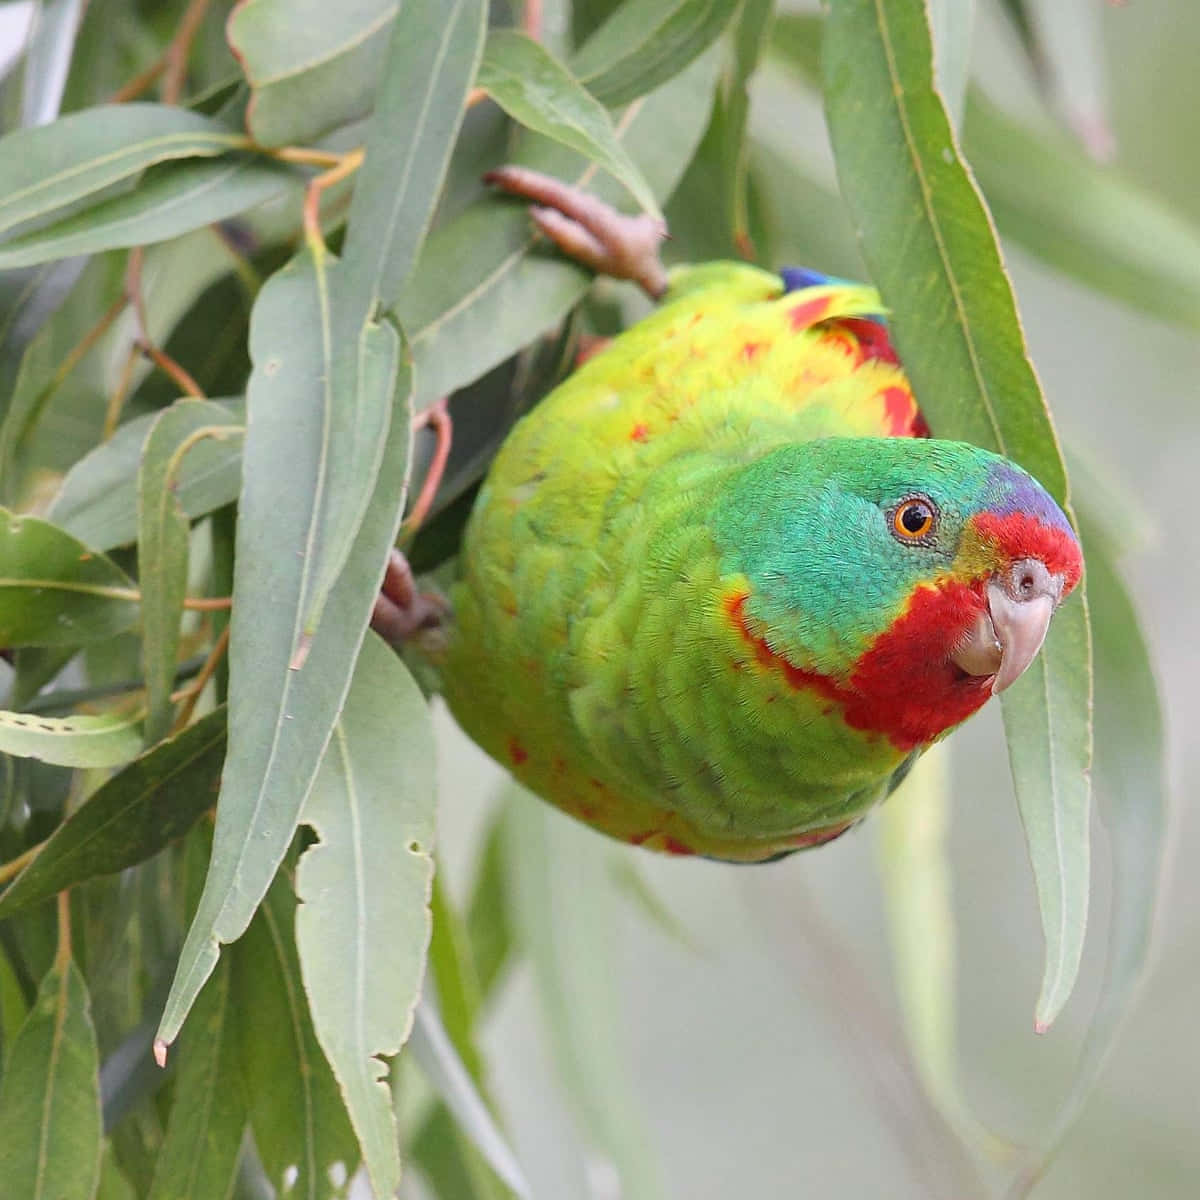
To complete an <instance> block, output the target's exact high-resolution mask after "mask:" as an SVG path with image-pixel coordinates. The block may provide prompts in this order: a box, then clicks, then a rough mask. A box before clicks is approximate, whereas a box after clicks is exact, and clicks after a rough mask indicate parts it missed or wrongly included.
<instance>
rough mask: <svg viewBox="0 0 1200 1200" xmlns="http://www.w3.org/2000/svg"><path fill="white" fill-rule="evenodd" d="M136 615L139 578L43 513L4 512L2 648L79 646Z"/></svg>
mask: <svg viewBox="0 0 1200 1200" xmlns="http://www.w3.org/2000/svg"><path fill="white" fill-rule="evenodd" d="M136 619H137V592H136V591H135V590H134V588H133V581H132V580H131V579H130V578H129V576H128V575H126V574H125V572H124V571H122V570H121V568H120V567H118V566H117V564H116V563H114V562H113V561H112V560H111V559H109V558H106V557H105V556H104V555H103V554H97V553H96V552H95V551H93V550H90V549H89V548H88V547H87V546H85V545H84V544H83V543H82V542H80V541H78V540H77V539H75V538H73V537H72V536H71V535H70V534H69V533H67V532H66V531H65V530H62V529H59V528H58V527H57V526H56V525H51V524H50V522H48V521H42V520H40V519H39V518H37V517H30V516H21V515H18V514H16V513H11V512H9V511H8V510H7V509H0V646H78V645H80V644H82V643H83V642H89V641H97V640H100V639H104V638H110V637H112V636H113V635H114V634H117V633H120V632H121V631H122V630H125V629H128V628H129V627H130V625H132V624H133V623H134V621H135V620H136Z"/></svg>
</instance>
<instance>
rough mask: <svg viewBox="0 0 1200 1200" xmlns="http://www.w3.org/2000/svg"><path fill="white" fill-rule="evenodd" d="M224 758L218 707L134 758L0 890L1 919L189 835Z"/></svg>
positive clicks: (211, 798)
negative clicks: (2, 890)
mask: <svg viewBox="0 0 1200 1200" xmlns="http://www.w3.org/2000/svg"><path fill="white" fill-rule="evenodd" d="M132 736H133V737H134V738H136V736H137V735H136V733H135V734H133V735H132ZM224 758H225V711H224V709H218V710H217V711H215V712H211V713H209V714H208V715H207V716H206V717H203V718H202V719H201V720H199V721H197V722H196V723H195V724H194V725H189V726H188V728H187V729H185V730H184V731H183V732H182V733H180V734H177V735H176V736H175V737H173V738H169V739H168V740H167V741H165V742H162V743H160V744H159V745H157V746H155V747H154V749H153V750H149V751H147V752H146V753H145V754H143V755H142V756H141V757H140V758H136V759H134V761H133V762H131V763H130V764H129V765H128V766H127V767H125V768H124V769H123V770H121V771H119V772H118V773H117V774H116V775H114V776H113V777H112V778H111V779H110V780H109V781H108V782H107V783H105V784H104V785H103V786H101V787H100V788H98V789H97V790H96V791H95V792H93V793H92V794H91V795H90V796H89V797H88V798H87V800H86V801H85V802H84V803H83V804H81V805H80V806H79V808H77V809H76V810H75V811H74V812H73V813H72V814H71V815H70V816H69V817H68V818H67V819H66V820H65V821H64V822H63V823H62V824H61V825H60V826H59V827H58V828H57V829H56V830H55V831H54V833H53V834H52V835H51V836H50V839H49V840H48V841H47V842H46V844H45V845H44V846H43V847H42V849H41V850H40V851H39V853H38V855H37V857H36V858H35V859H34V860H33V862H31V863H30V864H29V866H27V867H26V868H25V870H24V871H22V872H21V874H20V875H18V876H17V878H16V879H14V880H13V882H12V883H11V884H9V886H8V888H7V889H6V890H5V891H4V892H3V893H0V918H3V917H7V916H8V915H9V914H10V913H14V912H16V911H17V910H18V909H21V908H26V907H28V906H29V905H31V904H37V903H38V902H40V901H42V900H48V899H49V898H50V897H51V896H53V895H55V893H57V892H61V891H63V890H64V889H65V888H69V887H72V886H74V885H75V884H77V883H82V882H83V881H84V880H86V879H92V878H94V877H95V876H97V875H109V874H112V873H113V872H116V871H123V870H125V868H127V867H132V866H134V865H135V864H137V863H139V862H143V861H144V860H145V859H147V858H149V857H150V856H151V855H153V854H157V853H158V852H159V851H160V850H162V849H163V847H164V846H167V845H168V844H169V843H170V842H172V841H174V840H175V839H176V838H178V837H182V836H183V835H184V834H185V833H186V832H187V831H188V830H189V829H190V828H191V827H192V826H193V825H194V824H195V823H196V821H197V820H198V819H199V818H200V815H201V814H202V813H204V812H205V811H206V810H207V809H210V808H212V806H213V804H214V803H215V801H216V794H217V785H218V783H219V782H220V778H221V764H222V763H223V761H224Z"/></svg>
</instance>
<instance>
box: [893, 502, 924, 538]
mask: <svg viewBox="0 0 1200 1200" xmlns="http://www.w3.org/2000/svg"><path fill="white" fill-rule="evenodd" d="M928 523H929V509H927V508H926V507H925V505H924V504H910V505H908V506H907V507H906V508H905V510H904V511H903V512H902V513H901V514H900V524H901V525H903V526H904V528H905V529H906V530H907V531H908V532H909V533H922V532H923V531H924V529H925V526H926V525H927V524H928Z"/></svg>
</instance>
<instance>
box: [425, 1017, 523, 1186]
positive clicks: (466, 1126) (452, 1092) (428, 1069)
mask: <svg viewBox="0 0 1200 1200" xmlns="http://www.w3.org/2000/svg"><path fill="white" fill-rule="evenodd" d="M409 1050H410V1053H411V1054H412V1056H413V1059H414V1061H415V1062H416V1063H417V1065H418V1066H419V1067H420V1068H421V1071H422V1073H423V1074H424V1076H425V1078H426V1080H428V1082H429V1086H430V1087H431V1088H433V1090H434V1091H435V1092H437V1094H438V1095H439V1096H440V1097H441V1099H442V1102H443V1103H444V1104H445V1105H446V1107H447V1108H448V1109H449V1110H450V1112H451V1113H453V1115H454V1118H455V1120H456V1121H457V1122H458V1126H459V1128H460V1129H462V1130H463V1132H464V1133H466V1135H467V1136H468V1137H469V1138H470V1139H471V1141H472V1143H473V1144H474V1145H475V1147H476V1148H477V1149H478V1150H479V1152H480V1154H482V1155H483V1157H484V1160H485V1161H486V1162H487V1163H488V1165H489V1166H490V1167H491V1168H492V1170H493V1171H495V1172H496V1174H497V1175H498V1176H499V1177H500V1178H501V1179H502V1180H503V1181H504V1183H505V1184H506V1185H507V1186H508V1187H509V1188H511V1189H512V1191H514V1192H515V1193H516V1194H517V1195H518V1196H519V1197H521V1200H530V1191H529V1184H528V1183H526V1181H525V1175H524V1172H523V1171H522V1170H521V1167H520V1164H519V1163H518V1162H517V1159H516V1156H515V1155H514V1154H513V1152H512V1150H511V1149H510V1148H509V1145H508V1143H507V1142H506V1141H505V1140H504V1135H503V1134H502V1133H501V1132H500V1130H499V1129H498V1128H497V1127H496V1122H495V1121H494V1120H493V1119H492V1114H491V1113H490V1112H489V1111H488V1107H487V1105H486V1104H485V1103H484V1102H483V1099H482V1098H481V1097H480V1095H479V1092H478V1091H477V1090H476V1087H475V1083H474V1081H473V1080H472V1079H471V1075H470V1072H468V1071H467V1069H466V1067H465V1066H463V1063H462V1060H461V1059H460V1058H459V1057H458V1052H457V1051H456V1050H455V1049H454V1044H453V1043H452V1042H451V1041H450V1039H449V1038H448V1037H447V1036H446V1031H445V1029H444V1028H443V1027H442V1022H441V1020H440V1019H439V1017H438V1015H437V1012H436V1011H435V1010H434V1009H433V1007H432V1006H431V1004H430V1003H429V1000H428V999H424V1000H422V1002H421V1003H420V1004H419V1005H418V1006H417V1010H416V1015H415V1019H414V1021H413V1028H412V1037H411V1039H410V1041H409Z"/></svg>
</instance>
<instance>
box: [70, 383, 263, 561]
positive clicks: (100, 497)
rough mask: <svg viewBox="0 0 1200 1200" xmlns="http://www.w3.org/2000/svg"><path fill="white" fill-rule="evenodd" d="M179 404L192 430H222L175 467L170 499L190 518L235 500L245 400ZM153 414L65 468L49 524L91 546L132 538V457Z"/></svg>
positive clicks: (137, 419) (134, 488)
mask: <svg viewBox="0 0 1200 1200" xmlns="http://www.w3.org/2000/svg"><path fill="white" fill-rule="evenodd" d="M183 403H185V404H186V406H187V407H186V412H187V413H188V415H189V417H190V418H191V419H192V420H193V421H195V422H196V423H197V427H200V426H204V425H207V426H212V427H222V428H223V429H224V430H225V436H224V437H222V438H216V437H213V438H206V439H205V440H204V441H202V442H198V443H197V444H196V445H195V446H194V447H193V448H192V449H191V450H190V451H189V452H188V454H187V456H186V457H185V458H184V459H183V461H182V462H181V463H180V465H179V473H178V475H177V476H176V479H175V497H176V499H177V500H178V501H179V505H180V507H181V508H182V509H183V511H184V512H185V513H186V514H187V516H188V517H189V518H190V519H191V520H193V521H194V520H197V519H198V518H200V517H203V516H206V515H207V514H208V513H210V512H212V511H213V510H214V509H217V508H220V507H222V506H223V505H225V504H230V503H232V502H233V501H234V500H236V499H237V495H238V488H239V487H240V486H241V482H242V433H243V430H244V424H245V404H244V403H243V402H242V401H241V400H240V399H230V400H220V401H216V400H188V401H185V402H183ZM157 419H158V414H157V413H147V414H146V415H145V416H143V417H135V418H134V419H133V420H132V421H126V422H125V424H124V425H122V426H121V427H120V428H119V429H118V430H117V431H116V433H114V434H113V436H112V437H111V438H109V439H108V441H107V442H101V443H100V445H99V446H97V447H96V448H95V449H94V450H93V451H92V452H91V453H90V454H88V455H86V456H85V457H83V458H81V459H80V460H79V461H78V462H77V463H76V464H75V465H74V466H73V467H72V468H71V469H70V471H68V472H67V474H66V476H65V478H64V479H63V481H62V484H61V486H60V487H59V489H58V494H57V495H56V496H55V497H54V500H53V502H52V503H51V505H50V509H49V512H48V514H47V515H48V516H49V517H50V518H51V519H52V520H53V521H54V523H55V524H56V525H58V526H59V527H61V528H62V529H65V530H66V531H67V532H68V533H70V534H72V535H74V536H75V537H77V538H78V539H79V540H80V541H81V542H85V543H86V544H87V545H89V546H92V547H94V548H95V549H97V550H110V549H112V548H113V547H114V546H125V545H128V544H129V543H130V542H132V541H134V540H135V539H136V537H137V469H138V462H139V460H140V459H141V454H142V446H143V444H144V443H145V441H146V435H147V434H148V433H149V432H150V427H151V426H152V425H153V424H154V422H155V421H156V420H157Z"/></svg>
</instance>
